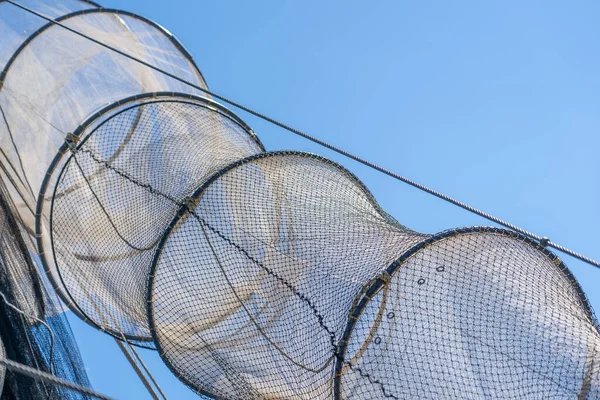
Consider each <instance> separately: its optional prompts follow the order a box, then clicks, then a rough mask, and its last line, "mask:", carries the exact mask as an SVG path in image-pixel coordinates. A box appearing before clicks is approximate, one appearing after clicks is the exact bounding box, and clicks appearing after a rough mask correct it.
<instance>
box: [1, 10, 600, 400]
mask: <svg viewBox="0 0 600 400" xmlns="http://www.w3.org/2000/svg"><path fill="white" fill-rule="evenodd" d="M21 3H22V4H23V5H25V6H28V7H31V8H33V9H35V10H36V11H38V12H41V13H43V14H45V15H47V16H49V17H51V18H57V19H58V20H60V21H61V23H63V24H65V25H67V26H68V27H70V28H73V29H75V30H77V31H79V32H81V33H83V34H85V35H88V36H90V37H92V38H94V39H96V40H98V41H100V42H102V43H104V44H106V45H109V46H112V47H114V48H116V49H118V50H120V51H122V52H124V53H127V54H129V55H131V56H133V57H136V58H139V59H141V60H143V61H145V62H147V63H149V64H151V65H154V66H156V67H158V68H160V69H163V70H165V71H167V72H168V73H171V74H174V75H176V76H178V77H180V78H182V79H184V80H187V81H189V82H192V83H193V84H195V85H199V86H201V87H204V88H205V87H206V85H205V83H204V80H203V78H202V75H201V74H200V72H199V71H198V69H197V67H196V66H195V64H194V63H193V62H192V61H191V58H190V56H189V55H188V54H187V52H186V51H185V50H184V49H183V48H182V47H181V45H179V43H178V42H176V41H175V40H174V38H173V37H172V36H171V35H170V34H169V33H168V32H167V31H165V30H163V29H162V28H160V27H159V26H157V25H155V24H153V23H152V22H150V21H147V20H145V19H143V18H142V17H138V16H135V15H133V14H129V13H125V12H118V11H115V10H106V9H97V8H95V6H94V5H93V4H90V3H88V2H85V1H78V0H65V1H63V2H62V3H58V4H56V3H54V2H51V1H50V0H21ZM67 13H70V14H69V15H68V16H67V17H61V15H64V14H67ZM0 38H1V40H0V65H1V66H2V67H3V68H4V72H3V73H2V79H0V149H1V150H2V151H1V152H0V167H1V168H0V176H1V178H2V180H3V183H5V184H6V189H5V188H4V187H3V192H2V193H3V195H5V197H6V195H7V197H9V199H7V200H9V201H7V204H10V215H11V221H13V219H12V216H13V215H12V214H14V221H13V222H11V223H12V225H14V226H16V227H17V229H15V232H19V233H21V232H27V233H28V234H29V236H28V237H27V238H25V239H24V244H23V246H20V247H19V252H17V253H15V255H16V256H18V257H16V258H15V260H16V259H20V258H23V257H24V259H27V260H29V257H28V255H27V253H28V251H29V250H31V247H32V246H31V243H33V240H37V244H38V245H39V248H38V250H39V254H37V255H34V257H32V260H31V262H30V264H32V263H33V262H37V261H38V260H39V258H38V257H39V256H41V257H43V258H42V259H43V262H44V263H45V265H44V266H45V267H46V268H47V269H48V272H49V275H48V277H49V279H50V280H51V281H52V283H53V284H54V285H55V287H56V288H57V289H59V293H61V294H62V295H63V299H64V300H65V301H67V302H68V303H69V305H70V306H71V307H72V309H73V310H74V311H75V312H76V313H78V315H79V316H81V317H82V318H84V319H87V320H89V321H91V322H92V323H93V324H94V325H95V326H97V327H99V328H101V329H102V330H104V331H106V332H108V333H111V334H113V335H114V336H115V337H119V338H121V337H123V336H126V337H128V338H129V339H132V340H134V341H136V343H137V344H139V345H144V346H152V340H154V341H155V342H156V344H157V347H158V348H159V350H160V353H161V356H162V357H163V358H164V360H165V362H166V363H167V364H168V366H169V367H170V368H171V369H172V370H173V371H174V372H175V373H176V374H177V376H178V377H180V378H181V379H182V380H183V381H184V382H185V383H186V384H187V385H188V386H190V387H191V388H192V389H193V390H195V391H197V392H200V393H203V394H207V395H210V396H214V397H220V398H223V397H225V398H232V399H255V398H256V399H259V398H260V399H263V398H267V399H275V398H277V399H315V398H316V399H329V398H332V397H333V398H336V399H339V398H385V399H389V398H392V399H412V398H435V399H443V398H463V397H464V398H490V397H492V398H514V399H517V398H557V399H558V398H565V399H566V398H578V399H582V400H583V399H588V400H591V399H598V398H600V335H599V333H598V325H597V322H596V320H595V318H594V315H593V313H592V311H591V309H590V307H589V304H588V303H587V300H586V299H585V296H584V295H583V293H581V290H580V288H579V286H578V285H577V283H576V282H575V280H574V278H573V277H572V276H571V275H570V273H569V272H568V270H567V269H566V267H565V266H564V265H563V264H562V263H561V262H560V260H558V259H557V258H556V257H555V256H554V255H552V254H551V253H549V252H548V251H546V250H545V249H543V248H542V247H540V245H539V244H537V243H533V242H532V241H531V240H529V239H526V238H524V237H521V236H519V235H516V234H514V233H510V232H507V231H505V230H501V229H495V228H471V229H464V230H455V231H450V232H446V233H442V234H438V235H435V236H433V237H431V236H428V235H423V234H419V233H417V232H414V231H411V230H410V229H407V228H405V227H403V226H402V225H400V224H399V223H398V222H396V221H395V220H394V219H393V218H391V217H390V216H388V215H387V214H386V213H385V212H384V211H383V210H381V209H380V207H379V206H378V205H377V203H376V202H375V200H374V199H373V197H372V196H371V194H370V192H369V191H368V190H367V189H366V188H365V187H364V185H363V184H362V183H361V182H360V181H359V180H358V179H357V178H356V177H354V176H353V175H352V174H350V173H349V172H348V171H346V170H345V169H344V168H342V167H340V166H339V165H337V164H335V163H333V162H331V161H328V160H326V159H324V158H322V157H319V156H315V155H309V154H306V153H299V152H276V153H263V151H264V149H263V147H262V145H261V144H260V142H259V141H258V139H256V137H255V136H254V134H253V132H251V131H250V129H249V128H248V127H247V126H246V124H244V123H243V122H242V121H241V120H239V119H238V118H237V117H235V116H234V115H233V114H231V113H230V112H229V111H227V110H226V109H224V108H223V107H222V106H220V105H218V104H216V103H213V102H211V101H210V100H208V99H206V98H202V96H203V93H201V91H196V90H192V89H190V87H189V86H187V85H185V84H183V83H181V82H178V81H177V80H174V79H172V78H169V77H167V76H166V75H164V74H161V73H159V72H156V71H154V70H152V69H150V68H148V67H146V66H143V65H141V64H139V63H137V62H135V61H133V60H130V59H128V58H126V57H123V56H122V55H119V54H117V53H115V52H113V51H111V50H109V49H106V48H104V47H102V46H100V45H98V44H97V43H93V42H92V41H89V40H87V39H85V38H83V37H80V36H77V35H75V34H74V33H72V32H69V31H67V30H65V29H63V28H62V27H60V26H56V25H53V24H48V23H46V22H45V21H44V20H43V19H41V18H38V17H35V16H32V15H31V14H28V13H27V12H25V11H24V10H20V9H18V8H16V7H14V6H13V5H11V4H8V3H6V2H2V1H0ZM21 43H25V45H24V46H21ZM156 92H160V93H156ZM131 96H134V97H133V98H132V97H131ZM84 121H86V122H84ZM71 132H73V135H71V134H70V133H71ZM67 143H68V144H69V145H70V146H71V148H70V150H69V147H68V146H67ZM13 206H14V207H13ZM36 206H37V207H39V210H37V211H39V213H37V215H36ZM15 210H16V211H15ZM7 215H8V214H7ZM34 238H35V239H34ZM19 257H20V258H19ZM28 266H29V264H28ZM31 266H32V267H33V264H32V265H31ZM6 276H7V278H6V281H7V284H6V285H4V286H5V287H9V286H10V287H11V288H14V290H13V292H14V293H13V297H14V299H15V301H19V303H20V304H21V303H22V308H23V309H26V310H27V312H28V313H31V314H32V315H39V316H41V317H46V318H47V319H49V318H48V317H52V318H54V317H57V316H56V315H55V314H56V312H55V309H54V304H53V303H52V302H46V303H45V307H46V306H47V305H51V306H48V307H46V308H45V309H42V308H40V305H39V304H38V303H39V302H36V301H35V300H40V299H42V298H46V297H48V296H46V295H43V296H38V295H36V294H35V293H34V291H33V289H32V286H31V285H29V283H30V282H29V281H27V280H25V281H24V280H23V279H21V278H19V276H17V275H16V274H12V273H11V274H7V275H6ZM23 276H24V275H23ZM23 281H24V282H25V283H26V284H24V283H23ZM35 282H38V280H37V279H36V280H35ZM42 283H45V281H39V284H42ZM9 284H10V285H9ZM39 284H38V283H36V285H38V286H39ZM36 287H37V286H36ZM21 288H24V289H23V290H21ZM0 306H1V303H0ZM7 315H8V314H7ZM56 320H57V321H58V319H56ZM59 322H60V321H59ZM0 325H1V327H4V329H7V330H9V331H10V330H11V329H12V330H15V329H17V328H20V326H18V325H15V324H13V323H6V324H0ZM56 326H57V328H56V331H57V332H62V333H61V334H60V336H61V337H63V342H62V343H63V344H64V345H63V347H62V350H60V351H61V353H59V354H61V355H60V356H59V360H60V359H61V357H62V360H63V361H62V364H60V365H62V367H63V368H64V370H63V372H62V374H63V375H65V376H70V375H72V378H73V380H74V381H81V382H83V383H86V382H87V378H86V377H85V374H80V372H81V371H82V370H81V368H80V367H79V361H78V360H79V358H78V354H75V353H73V354H71V353H69V351H68V350H65V349H68V348H69V347H74V346H70V344H71V343H72V342H71V337H70V336H69V332H68V330H67V329H66V328H65V327H64V325H63V324H62V322H60V323H58V322H57V323H56ZM28 335H29V333H27V332H25V333H23V334H21V336H22V337H24V338H25V337H29V336H28ZM7 337H15V334H14V333H10V334H5V335H4V336H3V337H2V338H3V340H4V342H5V343H6V338H7ZM40 337H41V336H40ZM40 337H37V339H36V340H38V341H39V342H40V343H45V342H43V340H42V339H40ZM25 343H26V342H24V341H21V343H20V345H24V344H25ZM47 347H48V346H44V345H43V346H41V347H40V348H41V349H42V350H43V351H41V352H40V355H39V357H38V355H37V354H36V355H35V357H38V358H35V357H34V359H36V360H38V359H39V360H42V359H45V351H46V350H47ZM15 348H16V347H15V346H14V345H11V346H9V345H7V347H6V349H7V351H8V350H10V349H13V350H14V349H15ZM18 353H19V354H21V353H22V354H25V355H26V354H27V353H26V352H24V351H19V352H18ZM69 374H70V375H69ZM0 375H1V371H0ZM7 382H8V379H7ZM23 382H24V383H23ZM23 382H22V383H20V384H19V385H18V386H19V387H23V388H25V390H27V388H28V387H30V386H31V385H29V384H27V381H23ZM13 386H15V385H13ZM15 387H16V386H15ZM31 388H33V386H31ZM33 389H35V388H33ZM33 389H32V390H33ZM19 390H21V389H19ZM36 390H37V389H36ZM32 393H33V392H32ZM17 397H18V396H17ZM29 397H36V396H29ZM37 397H40V396H37Z"/></svg>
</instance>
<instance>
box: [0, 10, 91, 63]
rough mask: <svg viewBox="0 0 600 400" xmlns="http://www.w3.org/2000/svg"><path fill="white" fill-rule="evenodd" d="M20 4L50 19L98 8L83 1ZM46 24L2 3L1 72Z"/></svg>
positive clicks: (33, 16) (0, 15) (42, 20)
mask: <svg viewBox="0 0 600 400" xmlns="http://www.w3.org/2000/svg"><path fill="white" fill-rule="evenodd" d="M19 4H22V5H24V6H25V7H29V8H34V9H35V10H37V11H39V12H40V13H42V14H44V15H46V16H48V17H50V18H57V17H60V16H63V15H66V14H70V13H72V12H76V11H81V10H86V9H89V8H96V6H95V5H93V4H92V3H89V2H86V1H81V0H62V1H60V2H58V1H56V0H19ZM46 23H47V21H46V20H45V19H43V18H40V17H38V16H35V15H33V14H30V13H25V12H23V10H21V9H20V8H18V7H15V6H14V5H12V4H10V3H8V2H6V1H0V38H2V40H1V41H0V70H2V69H4V66H5V65H6V63H7V62H8V60H9V59H10V58H11V57H12V56H13V54H14V53H15V51H16V50H17V49H18V48H19V46H21V44H22V43H24V42H25V41H26V40H27V38H28V37H29V36H30V35H31V34H33V33H34V32H35V31H36V30H38V29H39V28H41V27H42V26H43V25H45V24H46Z"/></svg>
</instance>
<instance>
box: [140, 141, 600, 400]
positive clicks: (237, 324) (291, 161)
mask: <svg viewBox="0 0 600 400" xmlns="http://www.w3.org/2000/svg"><path fill="white" fill-rule="evenodd" d="M417 260H418V261H417ZM149 283H150V286H149V290H148V317H149V320H150V324H151V328H152V333H153V336H154V340H155V342H156V344H157V347H158V349H159V351H160V353H161V355H162V357H163V359H164V360H165V362H166V363H167V365H168V366H169V367H170V368H171V370H173V372H174V373H175V374H176V375H177V376H179V377H180V379H182V380H183V381H184V382H185V383H186V384H187V385H188V386H190V387H191V388H193V389H194V390H196V391H198V392H200V393H202V394H206V395H209V396H212V397H215V398H236V399H246V398H284V399H297V398H301V399H304V398H305V399H314V398H323V399H326V398H327V399H328V398H359V399H364V398H398V399H411V398H447V399H451V398H457V397H459V398H460V397H461V396H462V395H467V397H469V398H489V397H493V398H523V397H528V396H529V397H534V398H557V399H558V398H572V397H571V396H572V395H573V394H574V393H575V394H578V395H579V398H582V399H593V398H595V397H597V393H598V390H599V388H598V382H599V378H600V368H599V365H600V364H599V363H600V353H599V349H600V348H599V347H598V346H599V344H600V335H599V332H598V327H597V323H596V320H595V318H594V316H593V313H592V311H591V308H590V307H589V304H588V303H587V300H586V299H585V296H584V295H583V293H582V292H581V290H580V289H579V287H578V285H577V284H576V282H575V280H574V278H573V277H572V275H571V274H570V273H569V272H568V270H567V269H566V267H565V266H564V265H563V264H562V263H561V262H560V260H559V259H558V258H556V256H554V255H553V254H551V253H550V252H548V251H547V250H545V249H543V248H542V247H541V246H540V245H539V244H537V243H534V242H533V241H531V240H529V239H527V238H525V237H522V236H520V235H518V234H515V233H514V232H510V231H506V230H502V229H497V228H471V229H464V230H456V231H450V232H446V233H442V234H438V235H435V236H433V237H428V236H426V235H421V234H418V233H416V232H413V231H411V230H409V229H406V228H405V227H403V226H401V225H400V224H398V223H397V222H396V221H395V220H393V219H391V218H390V217H388V216H387V214H385V213H384V212H383V211H382V210H381V209H380V208H379V206H378V205H377V203H376V202H375V201H374V199H373V198H372V196H371V195H370V193H369V192H368V190H367V189H366V188H365V187H364V186H363V185H362V183H360V181H358V180H357V179H356V178H355V177H354V176H353V175H351V174H350V173H348V172H347V171H346V170H344V169H343V168H341V167H340V166H338V165H337V164H334V163H332V162H331V161H328V160H326V159H323V158H321V157H318V156H314V155H309V154H305V153H295V152H275V153H264V154H261V155H258V156H253V157H250V158H247V159H245V160H241V161H239V162H237V163H234V164H232V165H230V166H228V167H226V168H225V169H223V170H222V171H219V172H218V173H217V174H215V175H214V176H213V177H212V178H210V179H209V180H208V181H207V182H206V183H205V184H204V185H202V186H201V187H200V188H199V189H198V190H197V191H196V192H195V193H194V195H193V196H192V197H191V199H190V201H189V202H188V203H186V204H185V205H184V206H182V207H181V209H180V211H179V213H178V215H177V217H176V218H175V219H174V220H173V222H172V224H171V226H170V228H169V230H167V232H166V233H165V235H164V237H163V239H162V242H161V243H160V245H159V247H158V251H157V254H156V258H155V260H154V263H153V270H152V273H151V280H150V282H149ZM548 396H549V397H548Z"/></svg>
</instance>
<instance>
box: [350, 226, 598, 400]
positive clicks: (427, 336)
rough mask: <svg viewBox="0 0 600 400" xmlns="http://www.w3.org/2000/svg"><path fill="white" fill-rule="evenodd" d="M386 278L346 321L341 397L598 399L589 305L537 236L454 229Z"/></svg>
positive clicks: (595, 341)
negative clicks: (529, 236)
mask: <svg viewBox="0 0 600 400" xmlns="http://www.w3.org/2000/svg"><path fill="white" fill-rule="evenodd" d="M390 271H391V274H392V277H391V280H390V281H389V282H388V283H386V284H385V285H382V284H379V285H376V287H375V288H374V289H375V290H371V292H370V293H369V296H370V297H372V300H369V299H368V298H367V297H363V298H362V299H361V301H360V302H359V305H358V306H357V308H356V309H355V310H354V313H353V318H351V319H350V320H349V325H350V326H351V329H350V331H349V333H348V334H347V335H346V337H345V339H346V340H348V345H347V350H346V353H345V354H344V356H345V360H346V363H345V364H344V365H340V366H339V370H338V372H340V373H341V375H342V376H341V378H340V381H339V382H338V383H339V385H340V386H341V392H342V393H341V394H342V396H341V397H342V398H344V399H364V398H370V399H389V398H392V399H413V398H419V399H455V398H471V399H480V398H497V399H523V398H535V399H575V398H577V399H598V398H600V335H599V332H598V327H597V325H596V322H595V319H594V316H593V314H592V312H591V309H590V307H589V305H588V303H587V300H586V299H585V297H584V296H583V295H582V293H581V289H580V288H579V286H578V285H577V283H576V282H575V281H574V279H573V277H572V276H571V274H570V273H569V272H568V270H566V267H565V266H564V265H563V264H562V263H561V262H560V260H559V259H558V258H556V257H555V256H554V255H552V254H551V253H549V252H547V251H546V250H544V249H541V248H540V247H539V246H537V245H536V244H533V243H532V242H531V241H530V240H528V239H526V238H524V237H521V236H519V235H517V234H515V233H514V232H509V231H506V230H500V229H495V228H475V229H463V230H458V231H451V232H447V233H444V234H440V235H437V237H436V238H434V239H430V240H427V241H426V242H425V244H421V245H419V246H417V247H416V248H415V249H413V250H411V251H409V252H407V253H406V254H405V255H403V256H402V258H401V261H400V262H399V263H398V264H397V265H394V267H393V268H391V269H390ZM357 316H358V320H356V319H354V318H355V317H357Z"/></svg>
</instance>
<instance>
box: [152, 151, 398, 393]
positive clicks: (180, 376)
mask: <svg viewBox="0 0 600 400" xmlns="http://www.w3.org/2000/svg"><path fill="white" fill-rule="evenodd" d="M286 156H299V157H304V158H311V159H316V160H319V161H323V162H325V163H326V164H328V165H330V166H333V167H335V168H337V169H338V170H339V171H340V172H342V173H343V174H344V175H345V176H346V177H348V178H350V179H351V180H352V181H353V182H354V183H356V184H357V185H358V187H359V188H360V189H361V190H362V191H363V193H364V194H365V195H366V196H367V198H368V200H369V202H370V203H371V204H372V205H373V207H374V208H375V209H376V211H377V212H378V213H379V214H380V215H381V217H382V218H386V219H387V218H391V217H390V216H389V214H387V213H386V212H385V211H384V210H383V209H382V208H381V206H380V205H379V203H377V200H376V199H375V197H374V196H373V194H372V193H371V191H370V190H369V189H368V188H367V187H366V186H365V184H364V183H363V182H362V181H361V180H360V179H359V178H358V177H357V176H356V175H354V174H353V173H352V172H350V170H348V169H347V168H346V167H344V166H342V165H341V164H338V163H337V162H335V161H332V160H330V159H328V158H326V157H323V156H321V155H318V154H314V153H309V152H303V151H295V150H279V151H271V152H264V153H259V154H255V155H252V156H249V157H246V158H243V159H241V160H238V161H235V162H233V163H231V164H229V165H227V166H226V167H224V168H222V169H221V170H220V171H218V172H216V173H215V174H213V175H212V176H211V177H210V178H208V179H207V180H206V181H205V182H204V183H203V184H202V185H200V186H199V187H198V189H196V191H195V192H194V193H193V194H192V195H191V196H190V200H191V202H192V203H193V202H194V201H195V200H197V199H198V198H199V197H200V196H202V194H203V193H204V191H205V190H206V189H208V187H209V186H210V185H211V184H212V183H213V182H215V181H216V180H218V179H219V178H220V177H221V176H223V175H225V174H227V172H229V171H231V170H234V169H235V168H237V167H240V166H243V165H246V164H249V163H251V162H253V161H256V160H260V159H264V158H271V157H286ZM187 211H189V208H188V205H187V204H185V205H183V206H182V207H181V208H180V209H179V211H178V213H177V215H176V216H175V218H173V221H171V223H170V224H169V226H168V227H167V228H166V230H165V232H164V233H163V236H162V238H161V240H160V242H159V244H158V247H157V248H156V252H155V253H154V258H153V260H152V265H151V267H150V274H149V275H148V282H147V292H146V311H147V314H148V323H149V326H150V333H151V334H152V340H153V341H154V344H155V346H156V350H157V351H158V354H159V355H160V357H161V359H162V360H163V362H164V363H165V365H166V366H167V368H168V369H169V370H170V371H171V372H172V373H173V374H174V375H175V376H177V378H178V379H179V380H181V381H182V382H183V383H184V384H185V385H186V386H187V387H189V388H190V389H191V390H193V391H194V392H197V393H200V394H201V395H203V396H208V397H210V398H213V399H225V398H224V397H222V396H218V395H216V394H214V393H212V392H209V391H207V390H205V389H202V388H200V387H198V386H197V385H196V384H194V383H193V382H191V381H190V380H189V379H188V378H187V377H186V376H183V374H182V373H181V372H180V371H179V370H178V369H177V368H175V366H174V365H173V364H172V363H171V361H170V359H169V358H168V357H167V355H166V354H167V352H166V351H165V349H164V347H163V346H162V345H161V340H160V339H159V337H158V333H157V332H156V323H155V318H154V307H153V303H154V300H153V297H154V280H155V277H156V271H157V266H158V263H159V261H160V256H161V254H162V251H163V248H164V246H165V244H166V242H167V241H168V239H169V236H170V234H171V232H172V231H173V229H174V228H175V226H176V225H177V223H178V222H179V221H180V219H181V217H182V216H183V215H185V214H186V213H187ZM394 221H395V220H394ZM396 223H397V222H396ZM403 228H404V229H407V228H405V227H403Z"/></svg>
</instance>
